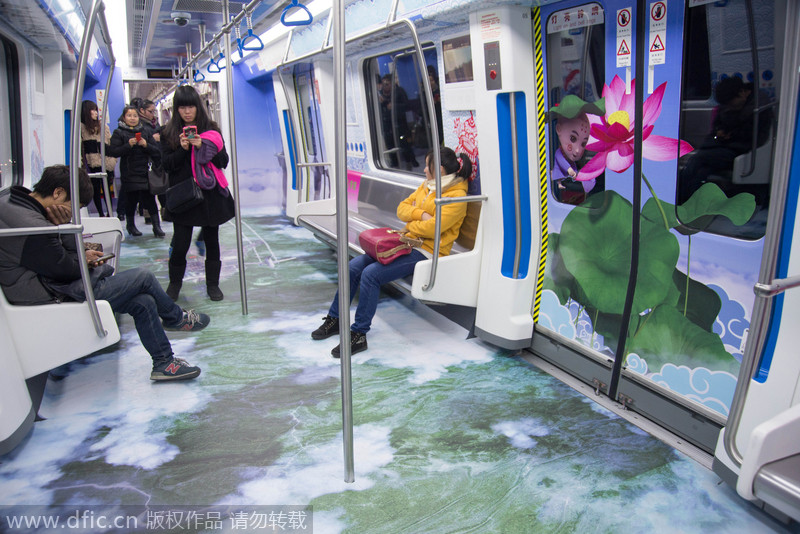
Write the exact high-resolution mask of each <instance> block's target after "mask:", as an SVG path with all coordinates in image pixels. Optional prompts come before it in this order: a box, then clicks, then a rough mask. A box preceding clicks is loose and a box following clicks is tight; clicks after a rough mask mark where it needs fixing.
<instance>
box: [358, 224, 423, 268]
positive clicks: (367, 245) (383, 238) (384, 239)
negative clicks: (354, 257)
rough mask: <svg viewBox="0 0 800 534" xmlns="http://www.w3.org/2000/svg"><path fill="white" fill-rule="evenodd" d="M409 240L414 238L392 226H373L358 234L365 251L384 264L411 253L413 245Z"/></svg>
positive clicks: (359, 241)
mask: <svg viewBox="0 0 800 534" xmlns="http://www.w3.org/2000/svg"><path fill="white" fill-rule="evenodd" d="M409 242H413V240H409V239H408V238H406V237H405V236H404V235H403V233H402V232H401V231H400V230H392V229H391V228H371V229H369V230H364V231H363V232H361V233H360V234H358V243H359V244H360V245H361V248H362V249H364V252H365V253H366V254H367V255H368V256H369V257H370V258H372V259H375V260H378V261H379V262H380V263H381V264H383V265H388V264H390V263H392V262H393V261H394V260H396V259H397V258H399V257H400V256H404V255H405V254H410V253H411V250H412V248H413V247H412V246H411V244H410V243H409ZM420 243H421V241H420Z"/></svg>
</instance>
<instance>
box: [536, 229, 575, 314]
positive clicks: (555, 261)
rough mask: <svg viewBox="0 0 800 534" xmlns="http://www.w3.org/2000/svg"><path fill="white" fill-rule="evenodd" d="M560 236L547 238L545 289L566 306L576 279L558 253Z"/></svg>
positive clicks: (554, 234) (553, 235)
mask: <svg viewBox="0 0 800 534" xmlns="http://www.w3.org/2000/svg"><path fill="white" fill-rule="evenodd" d="M558 241H559V234H557V233H552V234H549V235H548V236H547V263H546V264H545V269H544V284H543V287H544V289H549V290H551V291H553V292H554V293H555V294H556V296H558V301H559V302H560V303H561V304H566V303H567V301H568V300H569V297H570V289H571V288H572V286H573V284H574V282H575V279H574V278H573V277H572V275H571V274H569V271H567V269H566V268H565V267H564V260H563V259H562V258H561V255H560V254H559V252H558Z"/></svg>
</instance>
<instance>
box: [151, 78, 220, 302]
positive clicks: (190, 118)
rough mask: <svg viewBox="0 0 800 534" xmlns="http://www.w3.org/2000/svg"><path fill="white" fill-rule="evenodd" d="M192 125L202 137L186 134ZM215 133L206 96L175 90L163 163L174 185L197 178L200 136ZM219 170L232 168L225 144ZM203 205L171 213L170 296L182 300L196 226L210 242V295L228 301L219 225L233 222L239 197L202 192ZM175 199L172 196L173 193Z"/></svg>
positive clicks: (186, 89) (165, 131)
mask: <svg viewBox="0 0 800 534" xmlns="http://www.w3.org/2000/svg"><path fill="white" fill-rule="evenodd" d="M186 126H194V127H196V131H197V134H196V135H192V136H191V137H190V135H191V134H189V133H188V132H184V128H185V127H186ZM209 130H215V131H216V132H219V131H220V129H219V126H217V124H216V123H215V122H214V121H212V120H211V119H210V118H209V117H208V114H207V113H206V109H205V106H204V105H203V103H202V101H201V100H200V95H199V94H198V93H197V91H195V89H194V88H193V87H191V86H189V85H181V86H180V87H178V88H177V89H176V90H175V97H174V98H173V100H172V117H171V118H170V120H169V122H168V123H167V124H166V126H164V129H163V130H162V132H161V164H162V166H163V168H164V170H165V171H167V174H168V175H169V185H170V187H172V186H174V185H175V184H178V183H180V182H183V181H184V180H194V179H195V178H194V175H193V173H192V152H193V151H196V150H197V149H199V148H200V147H201V144H202V139H201V138H200V134H202V133H204V132H207V131H209ZM211 163H212V164H213V165H214V166H215V167H217V168H218V169H223V168H225V167H227V165H228V152H227V151H226V150H225V147H224V146H223V147H222V148H221V149H220V150H219V152H217V154H216V155H215V156H214V157H213V158H212V159H211ZM202 191H203V202H202V203H200V204H198V205H197V206H195V207H193V208H190V209H189V210H187V211H183V212H180V213H174V212H170V213H169V215H170V217H171V218H172V222H173V228H174V237H173V239H172V245H173V246H172V253H171V254H170V257H169V286H168V287H167V295H169V296H170V297H172V299H173V300H177V298H178V295H179V294H180V291H181V286H182V285H183V275H184V274H185V272H186V253H187V252H188V251H189V245H191V242H192V230H193V228H194V227H195V226H200V227H202V229H203V236H204V238H205V244H206V264H205V267H206V291H207V293H208V296H209V298H211V300H222V298H223V295H222V291H221V290H220V288H219V273H220V270H221V269H222V261H221V259H220V249H219V226H220V225H221V224H223V223H225V222H227V221H229V220H231V219H232V218H233V216H234V214H235V207H234V204H233V196H232V195H231V194H230V191H228V190H227V188H222V187H213V188H212V189H202ZM167 195H168V196H169V192H167Z"/></svg>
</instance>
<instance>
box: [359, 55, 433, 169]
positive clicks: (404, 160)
mask: <svg viewBox="0 0 800 534" xmlns="http://www.w3.org/2000/svg"><path fill="white" fill-rule="evenodd" d="M423 53H424V56H425V66H424V67H423V71H426V72H427V73H431V72H432V74H430V75H431V76H434V83H435V81H436V80H435V76H436V73H437V70H436V68H437V64H438V63H437V56H436V50H435V48H433V46H432V45H428V46H425V47H424V49H423ZM364 77H365V80H366V83H367V88H366V93H367V95H369V96H368V102H369V106H368V107H369V119H370V120H369V122H370V133H371V135H372V146H373V147H375V148H376V150H375V151H374V154H375V159H374V162H375V165H376V166H377V167H378V168H381V169H391V170H402V171H407V172H411V173H414V174H419V175H423V174H424V163H425V162H424V158H425V155H426V154H427V153H428V152H429V151H430V150H431V141H430V139H431V126H430V125H431V120H430V117H429V116H428V115H429V111H428V104H427V102H426V100H425V90H424V88H423V85H422V83H423V81H422V77H421V75H420V67H419V65H418V59H417V55H416V53H415V52H414V49H413V48H411V49H406V50H400V51H397V52H392V53H390V54H384V55H382V56H377V57H372V58H369V59H368V60H367V61H366V62H365V64H364ZM434 90H435V91H437V92H438V89H436V88H434ZM434 99H436V95H434ZM435 109H436V113H437V114H438V117H436V122H437V124H441V121H442V118H441V107H440V106H438V105H436V106H435Z"/></svg>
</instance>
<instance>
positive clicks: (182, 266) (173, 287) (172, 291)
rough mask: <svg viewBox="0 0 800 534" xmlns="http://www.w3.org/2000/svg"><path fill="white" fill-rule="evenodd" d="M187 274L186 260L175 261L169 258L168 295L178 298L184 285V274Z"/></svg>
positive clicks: (174, 298)
mask: <svg viewBox="0 0 800 534" xmlns="http://www.w3.org/2000/svg"><path fill="white" fill-rule="evenodd" d="M184 274H186V261H183V262H180V263H179V262H173V260H172V258H171V257H170V259H169V286H167V296H169V298H171V299H172V300H178V295H180V293H181V286H182V285H183V275H184Z"/></svg>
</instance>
